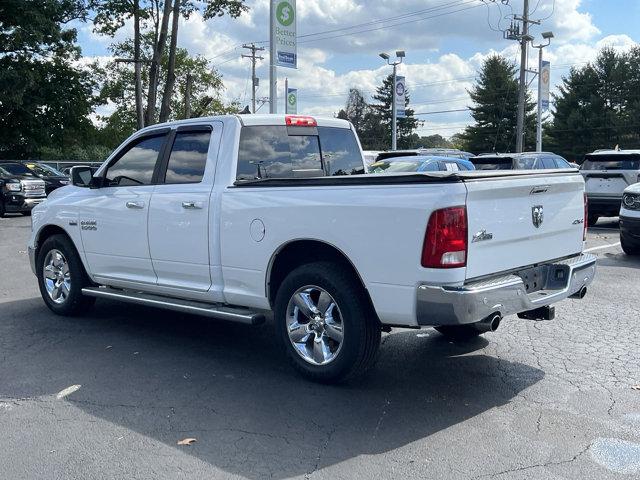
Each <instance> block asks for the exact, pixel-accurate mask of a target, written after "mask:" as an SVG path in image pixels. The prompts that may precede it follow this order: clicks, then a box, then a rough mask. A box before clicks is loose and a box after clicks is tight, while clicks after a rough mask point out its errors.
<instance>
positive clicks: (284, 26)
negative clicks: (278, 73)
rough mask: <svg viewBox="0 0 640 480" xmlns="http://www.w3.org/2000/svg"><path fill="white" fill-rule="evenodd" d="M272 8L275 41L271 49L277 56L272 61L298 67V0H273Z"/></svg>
mask: <svg viewBox="0 0 640 480" xmlns="http://www.w3.org/2000/svg"><path fill="white" fill-rule="evenodd" d="M271 9H272V10H273V12H274V15H272V18H273V21H272V23H271V38H272V39H274V41H275V45H274V46H272V49H271V51H272V52H274V51H275V58H274V59H272V60H271V61H272V62H274V64H275V65H277V66H278V67H286V68H298V53H297V52H298V48H297V40H296V23H297V19H296V0H271ZM273 47H275V48H273Z"/></svg>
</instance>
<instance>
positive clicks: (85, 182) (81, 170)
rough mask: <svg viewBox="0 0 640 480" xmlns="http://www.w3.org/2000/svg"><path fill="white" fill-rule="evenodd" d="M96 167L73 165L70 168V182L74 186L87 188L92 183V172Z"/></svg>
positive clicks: (94, 171)
mask: <svg viewBox="0 0 640 480" xmlns="http://www.w3.org/2000/svg"><path fill="white" fill-rule="evenodd" d="M97 170H98V169H97V168H96V167H73V168H72V169H71V184H72V185H75V186H76V187H84V188H88V187H91V186H92V185H93V174H94V173H96V171H97Z"/></svg>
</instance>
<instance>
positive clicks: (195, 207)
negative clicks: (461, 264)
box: [182, 202, 202, 210]
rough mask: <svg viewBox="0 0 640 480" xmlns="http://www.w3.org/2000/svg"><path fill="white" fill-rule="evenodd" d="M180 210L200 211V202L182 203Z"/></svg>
mask: <svg viewBox="0 0 640 480" xmlns="http://www.w3.org/2000/svg"><path fill="white" fill-rule="evenodd" d="M182 208H186V209H187V210H200V209H202V203H201V202H182Z"/></svg>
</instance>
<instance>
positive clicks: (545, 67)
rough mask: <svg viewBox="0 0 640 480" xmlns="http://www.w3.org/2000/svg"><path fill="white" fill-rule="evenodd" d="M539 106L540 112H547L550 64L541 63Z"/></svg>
mask: <svg viewBox="0 0 640 480" xmlns="http://www.w3.org/2000/svg"><path fill="white" fill-rule="evenodd" d="M539 81H540V82H541V84H540V106H541V107H542V111H543V112H546V111H547V110H549V89H550V83H551V63H549V62H544V61H543V62H542V68H541V69H540V80H539Z"/></svg>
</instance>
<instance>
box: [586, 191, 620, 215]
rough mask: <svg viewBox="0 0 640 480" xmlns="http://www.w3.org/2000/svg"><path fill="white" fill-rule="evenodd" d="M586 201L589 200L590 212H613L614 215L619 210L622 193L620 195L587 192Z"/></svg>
mask: <svg viewBox="0 0 640 480" xmlns="http://www.w3.org/2000/svg"><path fill="white" fill-rule="evenodd" d="M587 201H588V202H589V212H590V213H613V212H615V215H617V214H618V212H619V211H620V205H622V193H621V194H620V195H609V196H603V195H593V194H589V193H587Z"/></svg>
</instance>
